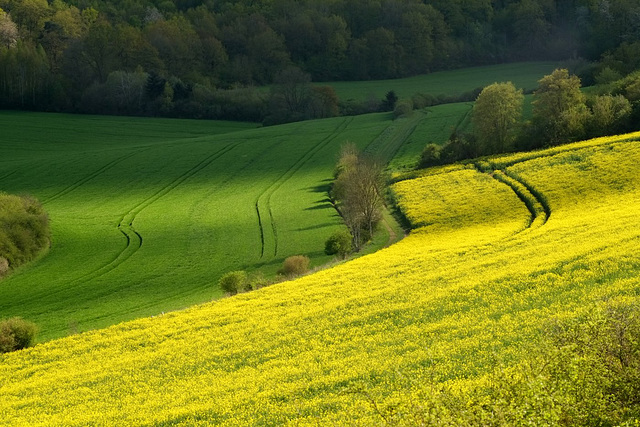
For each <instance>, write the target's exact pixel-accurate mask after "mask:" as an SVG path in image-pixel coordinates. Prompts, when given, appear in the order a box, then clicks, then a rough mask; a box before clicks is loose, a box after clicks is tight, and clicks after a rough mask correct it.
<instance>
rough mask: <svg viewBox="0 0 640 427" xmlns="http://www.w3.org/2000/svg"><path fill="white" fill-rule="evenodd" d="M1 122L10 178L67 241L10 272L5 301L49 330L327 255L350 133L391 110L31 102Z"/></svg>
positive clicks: (364, 130) (380, 122)
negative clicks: (204, 114) (294, 116)
mask: <svg viewBox="0 0 640 427" xmlns="http://www.w3.org/2000/svg"><path fill="white" fill-rule="evenodd" d="M0 122H2V124H1V126H2V127H3V129H5V131H4V134H3V138H2V140H1V141H0V147H1V148H0V149H1V150H2V152H3V157H2V159H1V160H0V178H2V179H1V180H0V182H1V184H0V186H1V188H2V189H3V190H6V191H8V192H12V193H23V192H25V193H31V194H33V195H35V196H36V197H38V198H40V199H41V200H42V201H43V202H44V204H45V207H46V209H47V211H48V212H49V214H50V216H51V221H52V230H53V242H54V245H53V247H52V248H51V251H50V252H49V254H48V255H47V256H46V257H45V258H43V259H42V260H40V261H39V262H37V263H35V264H33V265H31V266H28V267H26V268H24V269H22V270H20V271H19V272H17V273H16V274H14V275H13V276H12V277H10V278H8V279H6V280H4V281H3V282H2V283H1V284H0V286H1V288H2V292H1V293H0V313H2V317H5V316H12V315H20V316H23V317H25V318H28V319H30V320H32V321H35V322H36V323H38V324H39V325H40V327H41V328H42V339H48V338H52V337H59V336H62V335H66V334H67V333H69V332H73V331H75V330H86V329H88V328H95V327H101V326H106V325H109V324H113V323H117V322H118V321H122V320H125V319H131V318H133V317H140V316H146V315H152V314H157V313H159V312H161V311H167V310H171V309H176V308H184V307H186V306H188V305H191V304H194V303H197V302H203V301H208V300H210V299H212V298H215V297H219V296H221V293H220V291H219V289H218V288H217V286H216V282H217V278H218V277H219V276H220V275H221V274H222V273H224V272H225V271H229V270H233V269H248V270H255V269H261V270H263V271H264V272H265V274H267V275H272V274H274V273H275V270H276V269H277V268H278V267H279V265H280V264H281V262H282V260H283V259H284V258H285V257H286V256H289V255H293V254H298V253H304V254H307V255H309V256H311V257H312V260H313V264H314V265H318V264H322V263H324V262H326V261H328V260H329V259H330V258H329V257H327V256H326V255H324V253H323V248H324V246H323V245H324V240H325V239H326V237H327V236H328V235H330V234H331V233H332V232H333V231H334V230H335V229H337V228H338V227H339V224H340V220H339V218H338V217H337V216H336V214H335V211H334V210H333V208H332V207H331V206H330V205H329V204H328V203H327V201H326V189H327V184H328V182H329V180H330V179H331V176H332V170H333V165H334V162H335V158H336V155H337V152H338V150H339V147H340V145H341V144H342V143H343V142H344V141H345V140H351V141H353V142H355V143H356V144H358V145H359V146H361V147H365V146H366V145H367V144H369V143H370V142H371V141H373V140H374V139H375V138H376V137H377V136H378V135H379V134H380V133H381V132H382V131H383V130H384V129H385V128H386V127H388V126H389V124H390V123H391V122H390V120H389V116H388V115H384V114H378V115H372V116H367V117H358V118H338V119H333V120H325V121H319V122H306V123H304V124H300V123H298V124H292V125H287V126H280V127H277V128H260V129H251V128H252V127H253V126H252V125H246V124H238V123H217V122H197V121H172V120H149V119H132V118H113V117H90V116H81V117H74V116H63V115H46V114H18V113H2V114H0ZM301 129H304V133H303V132H302V131H301ZM302 134H304V137H301V135H302ZM258 212H259V213H260V221H261V223H262V233H261V230H260V227H259V222H258ZM263 240H264V248H263V244H262V241H263Z"/></svg>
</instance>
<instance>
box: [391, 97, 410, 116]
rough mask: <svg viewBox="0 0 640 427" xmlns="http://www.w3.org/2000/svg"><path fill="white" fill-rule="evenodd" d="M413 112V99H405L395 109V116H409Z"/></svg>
mask: <svg viewBox="0 0 640 427" xmlns="http://www.w3.org/2000/svg"><path fill="white" fill-rule="evenodd" d="M412 113H413V101H412V100H410V99H403V100H402V101H399V102H398V103H397V104H396V108H395V109H394V110H393V118H394V119H397V118H398V117H409V116H410V115H411V114H412Z"/></svg>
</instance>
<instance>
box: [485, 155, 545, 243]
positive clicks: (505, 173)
mask: <svg viewBox="0 0 640 427" xmlns="http://www.w3.org/2000/svg"><path fill="white" fill-rule="evenodd" d="M474 167H475V168H476V170H477V171H478V172H480V173H485V174H488V175H489V176H491V177H492V178H493V179H495V180H496V181H498V182H500V183H502V184H505V185H507V186H508V187H509V188H511V190H512V191H513V192H514V193H515V194H516V196H518V199H520V201H521V202H522V203H524V205H525V206H526V208H527V210H528V211H529V213H530V215H531V216H530V218H529V221H528V222H527V225H526V226H525V227H524V228H523V229H522V230H521V232H522V231H525V230H531V229H535V228H539V227H542V226H543V225H545V224H546V223H547V221H548V220H549V216H551V209H550V208H549V205H548V203H547V201H546V199H545V198H544V197H543V196H542V195H541V194H540V193H538V192H537V191H536V190H535V189H534V188H533V187H532V186H531V185H529V184H528V183H527V182H526V181H525V180H524V179H522V178H521V177H520V176H518V174H516V173H514V172H512V171H509V170H508V169H506V168H505V169H494V168H493V166H492V165H491V164H490V163H486V162H482V163H474Z"/></svg>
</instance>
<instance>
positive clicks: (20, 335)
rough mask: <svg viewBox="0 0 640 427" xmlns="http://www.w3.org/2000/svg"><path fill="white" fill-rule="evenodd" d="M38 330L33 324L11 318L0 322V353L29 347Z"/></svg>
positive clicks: (17, 318) (18, 318)
mask: <svg viewBox="0 0 640 427" xmlns="http://www.w3.org/2000/svg"><path fill="white" fill-rule="evenodd" d="M37 331H38V328H37V327H36V325H35V323H33V322H29V321H26V320H24V319H21V318H20V317H12V318H10V319H6V320H3V321H2V322H0V353H8V352H10V351H16V350H21V349H23V348H27V347H31V346H32V345H33V343H34V341H35V338H36V333H37Z"/></svg>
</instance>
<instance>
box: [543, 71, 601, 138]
mask: <svg viewBox="0 0 640 427" xmlns="http://www.w3.org/2000/svg"><path fill="white" fill-rule="evenodd" d="M585 100H586V97H585V95H584V94H583V93H582V92H581V91H580V78H579V77H578V76H575V75H569V71H568V70H566V69H557V70H555V71H554V72H553V73H551V74H550V75H548V76H544V77H543V78H542V79H541V80H540V81H539V86H538V90H537V91H536V92H535V100H534V101H533V124H534V126H535V129H536V132H537V133H538V135H539V136H540V137H541V138H542V139H543V140H544V141H545V142H546V143H550V144H552V145H556V144H560V143H563V142H569V141H573V140H576V139H579V138H580V137H582V136H583V134H584V126H585V123H586V121H587V118H588V117H589V110H588V109H587V106H586V104H585Z"/></svg>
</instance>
